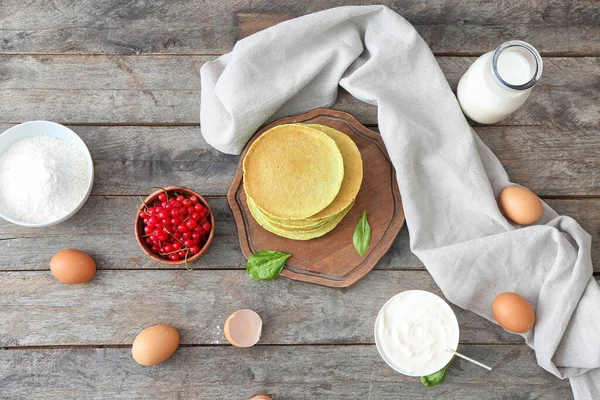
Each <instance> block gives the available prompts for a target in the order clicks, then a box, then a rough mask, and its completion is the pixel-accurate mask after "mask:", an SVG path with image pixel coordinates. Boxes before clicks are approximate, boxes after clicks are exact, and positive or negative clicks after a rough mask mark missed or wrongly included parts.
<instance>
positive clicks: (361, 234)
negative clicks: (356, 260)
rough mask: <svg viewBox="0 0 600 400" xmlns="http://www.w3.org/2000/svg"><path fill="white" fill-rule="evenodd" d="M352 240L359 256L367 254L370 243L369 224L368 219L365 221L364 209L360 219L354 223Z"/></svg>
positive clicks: (365, 213)
mask: <svg viewBox="0 0 600 400" xmlns="http://www.w3.org/2000/svg"><path fill="white" fill-rule="evenodd" d="M352 242H353V243H354V249H355V250H356V252H357V253H358V255H359V256H361V257H362V256H364V255H365V254H367V250H369V245H370V244H371V226H370V225H369V221H367V212H366V211H363V215H362V217H361V219H360V220H359V221H358V224H356V228H355V229H354V235H353V236H352Z"/></svg>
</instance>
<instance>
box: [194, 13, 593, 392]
mask: <svg viewBox="0 0 600 400" xmlns="http://www.w3.org/2000/svg"><path fill="white" fill-rule="evenodd" d="M201 79H202V92H201V111H200V118H201V128H202V134H203V135H204V137H205V139H206V141H207V142H208V143H209V144H211V145H212V146H214V147H215V148H217V149H218V150H220V151H222V152H225V153H229V154H239V153H240V152H241V151H242V150H243V148H244V145H245V144H246V142H247V141H248V139H249V138H250V137H251V136H252V134H253V133H254V132H255V131H256V130H257V128H259V127H260V126H261V125H262V124H263V123H265V122H266V121H268V120H271V119H275V118H279V117H282V116H286V115H293V114H298V113H302V112H305V111H307V110H310V109H312V108H316V107H322V106H329V105H331V104H333V103H334V101H335V99H336V97H337V93H338V85H339V86H342V87H343V88H344V89H346V90H347V91H348V92H350V94H352V95H353V96H354V97H356V98H357V99H360V100H362V101H364V102H366V103H369V104H374V105H376V106H377V111H378V121H379V128H380V131H381V135H382V137H383V140H384V142H385V144H386V146H387V150H388V152H389V155H390V157H391V160H392V162H393V164H394V167H395V168H396V172H397V176H398V184H399V187H400V193H401V194H402V199H403V203H404V210H405V213H406V223H407V225H408V228H409V231H410V243H411V249H412V251H413V252H414V253H415V254H416V255H417V256H418V257H419V258H420V259H421V261H423V263H424V264H425V266H426V267H427V269H428V271H429V272H430V273H431V275H432V276H433V278H434V279H435V281H436V283H437V284H438V285H439V286H440V288H441V290H442V291H443V293H444V295H445V296H446V297H447V298H448V299H449V300H450V301H451V302H452V303H454V304H456V305H458V306H459V307H462V308H465V309H467V310H471V311H473V312H475V313H477V314H478V315H481V316H482V317H484V318H486V319H488V320H490V321H494V318H493V316H492V313H491V305H492V301H493V300H494V298H495V297H496V296H497V295H498V294H499V293H502V292H509V291H511V292H517V293H519V294H521V295H522V296H524V297H525V298H526V299H527V300H529V302H531V304H532V305H533V306H534V307H535V310H536V317H537V321H536V324H535V328H534V329H533V330H531V331H530V332H527V333H526V334H524V335H523V336H524V337H525V339H526V341H527V343H528V344H529V345H530V346H531V347H532V348H534V349H535V354H536V357H537V361H538V363H539V365H540V366H542V367H543V368H545V369H546V370H548V371H550V372H551V373H553V374H555V375H556V376H558V377H561V378H565V377H569V378H570V379H571V384H572V387H573V392H574V395H575V398H576V399H592V398H596V399H600V369H599V367H600V290H599V287H598V284H597V283H596V281H595V280H594V279H593V278H592V261H591V256H590V247H591V238H590V235H589V234H587V233H586V232H585V231H584V230H583V229H582V228H581V227H580V226H579V224H578V223H577V222H576V221H575V220H573V219H572V218H570V217H566V216H559V215H558V214H557V213H556V212H554V210H552V209H551V208H550V207H549V206H548V205H546V204H544V215H543V217H542V219H541V220H540V221H539V222H538V223H537V224H536V225H535V226H529V227H519V226H517V225H514V224H512V223H511V222H510V221H507V219H506V218H505V217H504V216H503V215H502V214H501V213H500V210H499V209H498V206H497V203H496V198H497V196H498V194H499V193H500V191H501V190H502V189H503V188H505V187H506V186H508V185H510V181H509V179H508V176H507V174H506V172H505V171H504V169H503V168H502V165H501V164H500V162H499V161H498V159H497V158H496V157H495V156H494V155H493V154H492V152H491V151H490V150H489V149H488V148H487V147H486V146H485V145H484V144H483V143H482V142H481V141H480V139H479V138H478V137H477V135H476V134H475V132H474V131H473V130H472V129H471V128H470V127H469V124H468V123H467V121H466V119H465V117H464V116H463V114H462V113H461V110H460V107H459V105H458V102H457V101H456V98H455V96H454V94H453V93H452V91H451V89H450V87H449V85H448V83H447V81H446V79H445V77H444V75H443V73H442V71H441V70H440V68H439V66H438V64H437V62H436V60H435V58H434V57H433V55H432V53H431V51H430V49H429V48H428V47H427V45H426V44H425V42H424V41H423V40H422V38H421V37H420V36H419V35H418V34H417V32H416V31H415V29H414V28H413V27H412V26H411V25H410V24H409V23H408V22H407V21H406V20H405V19H403V18H402V17H401V16H399V15H398V14H396V13H395V12H393V11H391V10H390V9H388V8H386V7H384V6H364V7H360V6H358V7H341V8H334V9H330V10H326V11H322V12H318V13H315V14H311V15H306V16H303V17H300V18H297V19H294V20H291V21H286V22H283V23H281V24H279V25H277V26H274V27H272V28H269V29H266V30H263V31H261V32H258V33H256V34H254V35H252V36H250V37H248V38H246V39H243V40H240V41H239V42H238V43H237V44H236V45H235V47H234V49H233V51H232V52H231V53H229V54H225V55H223V56H222V57H220V58H218V59H217V60H215V61H212V62H209V63H207V64H205V65H204V66H203V67H202V70H201ZM365 162H369V160H365ZM382 284H385V283H384V282H382ZM491 373H492V374H493V373H494V372H491Z"/></svg>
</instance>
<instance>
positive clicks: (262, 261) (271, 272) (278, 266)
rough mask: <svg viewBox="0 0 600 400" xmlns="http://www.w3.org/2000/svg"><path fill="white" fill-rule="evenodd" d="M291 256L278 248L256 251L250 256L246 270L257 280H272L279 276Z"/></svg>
mask: <svg viewBox="0 0 600 400" xmlns="http://www.w3.org/2000/svg"><path fill="white" fill-rule="evenodd" d="M291 256H292V255H291V254H289V253H282V252H280V251H276V250H264V251H259V252H256V253H254V254H252V255H251V256H250V258H248V263H247V264H246V272H247V273H248V275H250V276H251V277H252V279H254V280H255V281H270V280H272V279H275V278H277V277H278V276H279V274H280V273H281V271H282V270H283V267H284V266H285V262H286V260H287V259H288V258H290V257H291Z"/></svg>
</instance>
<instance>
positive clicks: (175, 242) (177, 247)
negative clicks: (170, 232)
mask: <svg viewBox="0 0 600 400" xmlns="http://www.w3.org/2000/svg"><path fill="white" fill-rule="evenodd" d="M173 250H181V243H180V242H178V241H177V240H176V241H174V242H173Z"/></svg>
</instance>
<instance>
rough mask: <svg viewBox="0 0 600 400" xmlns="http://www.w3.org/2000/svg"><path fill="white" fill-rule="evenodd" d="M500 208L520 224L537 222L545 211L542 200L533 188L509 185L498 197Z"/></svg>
mask: <svg viewBox="0 0 600 400" xmlns="http://www.w3.org/2000/svg"><path fill="white" fill-rule="evenodd" d="M498 204H499V205H500V210H502V212H503V213H504V215H506V216H507V217H508V218H510V219H511V220H513V221H514V222H516V223H517V224H519V225H531V224H535V223H536V222H537V221H538V220H539V219H540V218H541V217H542V214H543V212H544V210H543V208H542V202H541V201H540V199H539V198H538V197H537V196H536V195H535V193H533V192H532V191H531V190H529V189H526V188H524V187H520V186H509V187H507V188H506V189H504V190H503V191H502V192H501V193H500V197H499V198H498Z"/></svg>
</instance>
